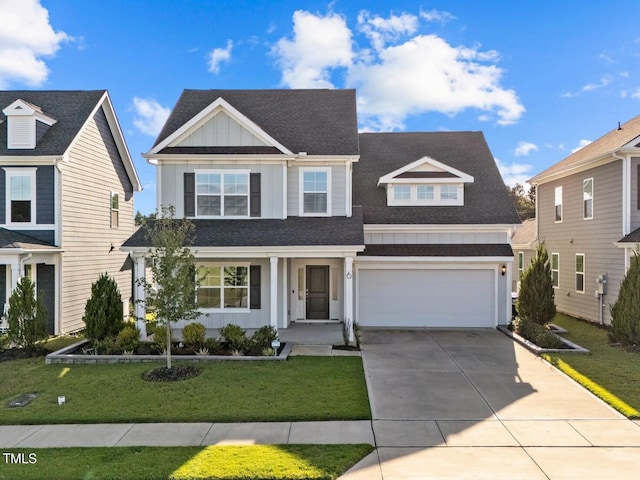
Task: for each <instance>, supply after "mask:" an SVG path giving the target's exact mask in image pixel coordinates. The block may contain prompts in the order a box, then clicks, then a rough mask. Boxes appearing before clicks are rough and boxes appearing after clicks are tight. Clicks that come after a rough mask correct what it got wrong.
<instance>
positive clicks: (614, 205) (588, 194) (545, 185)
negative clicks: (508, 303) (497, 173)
mask: <svg viewBox="0 0 640 480" xmlns="http://www.w3.org/2000/svg"><path fill="white" fill-rule="evenodd" d="M639 166H640V116H639V117H636V118H634V119H632V120H630V121H628V122H627V123H625V124H623V125H621V126H620V127H618V128H616V129H614V130H612V131H611V132H609V133H607V134H605V135H604V136H603V137H601V138H599V139H598V140H596V141H594V142H593V143H591V144H589V145H587V146H586V147H584V148H582V149H581V150H578V151H577V152H575V153H573V154H572V155H570V156H569V157H567V158H565V159H564V160H562V161H561V162H559V163H557V164H555V165H553V166H551V167H550V168H548V169H547V170H545V171H543V172H541V173H539V174H538V175H536V176H535V177H533V178H532V179H531V180H530V182H531V183H532V184H533V185H535V186H536V189H537V192H536V198H537V205H536V222H537V232H538V238H539V240H540V241H541V242H544V244H545V246H546V248H547V250H548V252H549V257H550V259H551V262H552V271H553V275H554V280H555V288H556V292H555V299H556V306H557V308H558V310H559V311H561V312H565V313H568V314H570V315H573V316H576V317H579V318H583V319H586V320H589V321H592V322H598V323H605V324H609V323H610V321H611V317H610V312H609V307H610V305H611V304H612V303H613V302H615V300H616V299H617V296H618V292H619V288H620V282H621V280H622V279H623V277H624V275H625V273H626V271H627V269H628V266H629V260H630V258H631V255H633V251H634V249H635V247H636V245H637V242H638V241H640V235H639V230H638V229H639V228H640V198H639V197H638V169H639V168H640V167H639Z"/></svg>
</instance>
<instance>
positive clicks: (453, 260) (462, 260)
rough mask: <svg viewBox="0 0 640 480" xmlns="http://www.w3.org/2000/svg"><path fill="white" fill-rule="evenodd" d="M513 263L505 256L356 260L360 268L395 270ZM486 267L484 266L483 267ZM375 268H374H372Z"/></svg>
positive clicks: (456, 267)
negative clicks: (397, 267) (382, 266)
mask: <svg viewBox="0 0 640 480" xmlns="http://www.w3.org/2000/svg"><path fill="white" fill-rule="evenodd" d="M507 262H513V257H504V256H495V257H401V256H392V257H374V256H371V257H368V256H360V257H357V259H356V264H357V265H358V267H362V266H364V265H365V264H367V265H369V264H387V265H389V268H393V265H391V264H399V263H400V264H407V265H408V266H411V265H416V264H422V265H421V267H422V266H424V264H427V263H431V264H433V263H437V264H447V265H438V268H443V267H444V268H447V266H448V268H451V269H459V268H460V267H459V266H457V265H455V264H462V265H464V267H465V268H473V265H472V264H474V263H475V264H495V263H507ZM483 266H484V265H483ZM372 268H373V267H372ZM416 268H417V265H416Z"/></svg>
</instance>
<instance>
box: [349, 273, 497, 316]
mask: <svg viewBox="0 0 640 480" xmlns="http://www.w3.org/2000/svg"><path fill="white" fill-rule="evenodd" d="M358 317H359V318H358V321H359V323H360V324H361V325H363V326H378V327H455V328H458V327H493V326H494V324H495V271H494V270H470V269H468V270H419V269H361V270H359V279H358Z"/></svg>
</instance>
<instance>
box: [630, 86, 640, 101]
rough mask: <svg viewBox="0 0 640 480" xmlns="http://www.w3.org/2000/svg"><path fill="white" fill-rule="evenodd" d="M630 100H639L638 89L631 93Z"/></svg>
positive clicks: (639, 90)
mask: <svg viewBox="0 0 640 480" xmlns="http://www.w3.org/2000/svg"><path fill="white" fill-rule="evenodd" d="M631 98H636V99H640V88H636V90H635V91H634V92H631Z"/></svg>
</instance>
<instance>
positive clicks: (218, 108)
mask: <svg viewBox="0 0 640 480" xmlns="http://www.w3.org/2000/svg"><path fill="white" fill-rule="evenodd" d="M222 111H224V112H226V113H227V114H229V116H230V117H231V118H233V119H234V120H235V121H237V122H238V123H239V124H240V125H242V126H243V127H244V128H246V129H247V130H249V131H250V132H251V133H252V134H254V135H255V136H256V137H258V138H259V139H260V140H262V141H263V142H264V143H266V144H268V145H271V146H273V147H276V148H277V149H278V150H280V151H281V152H282V153H284V154H287V155H293V152H291V151H290V150H289V149H288V148H287V147H285V146H284V145H282V144H281V143H280V142H278V141H277V140H276V139H274V138H273V137H272V136H271V135H269V134H267V133H266V132H265V131H264V130H262V128H260V127H259V126H258V125H257V124H256V123H255V122H253V121H252V120H250V119H249V118H248V117H247V116H245V115H244V114H242V113H241V112H240V111H238V110H237V109H236V108H235V107H233V106H232V105H231V104H230V103H229V102H227V101H226V100H225V99H224V98H222V97H218V98H217V99H216V100H215V101H213V102H212V103H211V104H209V105H208V106H207V107H205V108H204V109H203V110H201V111H200V113H198V114H197V115H195V116H194V117H193V118H192V119H191V120H189V121H188V122H186V123H185V124H184V125H182V126H181V127H180V128H178V129H177V130H176V131H175V132H173V133H172V134H171V135H169V136H168V137H167V138H165V139H164V140H163V141H162V142H160V143H158V144H157V145H156V146H155V147H153V148H152V149H151V150H150V151H149V152H148V154H147V155H149V156H154V154H157V152H159V151H161V150H162V149H164V148H166V147H168V146H170V145H171V144H174V143H178V142H179V141H180V140H181V139H183V138H185V137H186V136H188V135H189V134H190V133H191V132H192V131H193V130H194V129H196V128H197V127H198V126H200V125H201V124H202V123H204V122H206V121H207V120H209V118H211V117H213V116H215V115H217V113H219V112H222Z"/></svg>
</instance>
